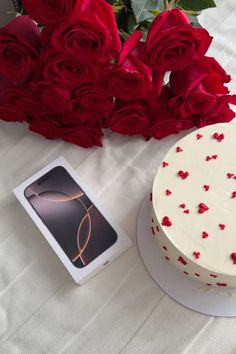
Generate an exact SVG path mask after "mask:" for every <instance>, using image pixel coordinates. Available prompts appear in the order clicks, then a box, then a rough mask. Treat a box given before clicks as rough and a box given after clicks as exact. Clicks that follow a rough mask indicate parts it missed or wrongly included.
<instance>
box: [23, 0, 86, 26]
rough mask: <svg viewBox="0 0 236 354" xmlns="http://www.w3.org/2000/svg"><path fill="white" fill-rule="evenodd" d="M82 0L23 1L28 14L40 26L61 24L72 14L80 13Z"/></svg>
mask: <svg viewBox="0 0 236 354" xmlns="http://www.w3.org/2000/svg"><path fill="white" fill-rule="evenodd" d="M81 2H82V0H69V1H68V0H50V1H48V0H46V1H45V0H22V5H23V7H24V9H25V10H26V12H27V14H28V15H29V16H30V17H31V18H32V19H33V20H34V21H36V22H38V23H40V24H48V23H55V24H61V23H62V22H63V21H65V20H66V19H67V18H68V17H70V15H71V13H72V12H77V11H79V7H80V4H81Z"/></svg>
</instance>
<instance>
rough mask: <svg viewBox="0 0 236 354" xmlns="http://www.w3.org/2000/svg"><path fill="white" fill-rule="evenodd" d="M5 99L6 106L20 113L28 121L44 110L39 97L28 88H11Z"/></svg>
mask: <svg viewBox="0 0 236 354" xmlns="http://www.w3.org/2000/svg"><path fill="white" fill-rule="evenodd" d="M4 99H5V102H6V104H8V105H9V106H11V107H12V108H14V109H15V110H16V111H17V112H19V114H20V115H22V116H23V117H24V120H27V121H29V120H30V119H31V118H32V117H34V116H35V115H37V114H40V112H41V110H42V107H41V105H40V103H39V102H38V97H37V96H35V95H34V94H33V92H32V91H31V90H29V89H26V88H17V87H15V88H10V89H8V90H7V91H6V92H5V96H4Z"/></svg>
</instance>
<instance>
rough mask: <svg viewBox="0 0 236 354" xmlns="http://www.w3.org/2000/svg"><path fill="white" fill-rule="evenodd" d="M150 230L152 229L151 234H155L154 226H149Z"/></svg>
mask: <svg viewBox="0 0 236 354" xmlns="http://www.w3.org/2000/svg"><path fill="white" fill-rule="evenodd" d="M151 230H152V234H153V235H156V234H155V230H154V227H153V226H152V227H151Z"/></svg>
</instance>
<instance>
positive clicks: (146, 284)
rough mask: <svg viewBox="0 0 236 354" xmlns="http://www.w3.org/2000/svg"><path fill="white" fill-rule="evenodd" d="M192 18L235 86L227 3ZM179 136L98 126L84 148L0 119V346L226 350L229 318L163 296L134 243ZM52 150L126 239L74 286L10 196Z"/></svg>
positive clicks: (232, 24)
mask: <svg viewBox="0 0 236 354" xmlns="http://www.w3.org/2000/svg"><path fill="white" fill-rule="evenodd" d="M200 21H201V23H202V25H203V26H205V27H206V28H207V29H208V30H209V32H210V33H211V34H212V35H213V36H214V41H213V45H212V47H211V49H210V51H209V55H212V56H215V57H216V58H217V59H218V60H219V61H220V62H221V64H222V65H223V66H224V67H225V68H226V70H227V71H228V72H229V73H230V74H231V75H232V78H233V81H232V82H231V83H230V88H231V90H232V92H235V93H236V70H235V69H236V58H235V47H236V2H235V1H234V0H227V1H226V0H225V1H220V0H218V7H217V9H210V10H206V11H205V12H204V13H203V14H202V15H201V18H200ZM181 136H183V134H182V135H179V136H171V137H169V138H167V139H165V140H162V141H155V140H152V141H150V142H148V143H147V142H144V141H143V140H142V139H141V138H134V139H130V138H126V137H122V136H119V135H116V134H112V135H111V134H110V133H107V134H106V137H105V139H104V145H105V146H104V149H89V150H84V149H81V148H79V147H76V146H73V145H70V144H66V143H63V142H58V141H47V140H46V139H43V138H41V137H39V136H38V135H35V134H32V133H29V132H28V131H27V129H26V127H25V126H23V125H17V124H5V123H3V122H0V353H10V354H14V353H59V352H63V353H96V354H100V353H101V354H105V353H119V352H122V353H161V354H162V353H166V354H178V353H181V354H182V353H184V354H196V353H204V354H205V353H214V354H224V353H236V337H235V333H236V319H234V318H228V319H224V318H214V317H208V316H204V315H201V314H198V313H195V312H192V311H190V310H188V309H186V308H184V307H182V306H180V305H178V304H177V303H175V302H174V301H172V300H171V299H170V298H169V297H168V296H167V295H165V294H164V293H163V291H162V290H161V289H159V287H158V286H157V285H156V284H155V283H154V282H153V280H152V279H151V278H150V276H149V275H148V273H147V272H146V270H145V268H144V265H143V263H142V260H141V258H140V255H139V252H138V250H137V246H136V222H137V216H138V212H139V208H140V206H141V202H142V200H143V198H144V196H145V194H146V193H147V192H148V191H149V190H150V187H151V183H152V180H153V177H154V174H155V171H156V168H157V166H158V164H159V162H160V160H161V159H162V157H163V155H164V154H165V153H166V151H167V150H168V149H169V147H170V146H171V145H172V144H173V143H174V142H175V141H176V140H177V139H179V138H180V137H181ZM235 138H236V137H235ZM59 155H63V156H65V158H66V159H67V160H68V161H69V162H70V163H71V164H72V166H73V167H74V168H75V169H76V170H77V171H78V173H79V174H80V176H81V177H82V178H84V180H85V181H86V182H87V183H88V185H90V187H91V188H92V189H93V190H94V191H95V193H96V195H97V196H98V198H99V199H100V200H101V201H102V203H103V204H104V206H105V207H106V208H108V209H109V210H110V212H111V214H112V215H113V217H114V219H115V220H116V221H117V222H118V223H119V224H120V225H121V226H122V228H123V229H124V230H125V231H126V232H127V233H128V235H129V236H130V238H131V239H132V240H133V246H132V247H131V248H130V249H129V250H128V251H127V252H126V253H125V254H123V255H122V256H121V257H120V258H119V259H117V260H116V261H115V262H114V263H112V264H111V265H110V266H108V267H107V268H106V269H105V270H104V271H103V272H101V273H99V275H97V276H96V277H95V278H93V279H92V280H91V281H89V282H88V283H87V284H86V285H84V286H82V287H78V286H76V285H75V284H74V283H73V281H72V280H71V278H70V276H69V275H68V274H67V272H66V270H65V269H64V268H63V265H62V264H61V263H60V261H59V260H58V259H57V257H56V256H55V254H54V253H53V251H52V250H51V249H50V247H49V246H48V244H47V243H46V241H45V240H44V239H43V237H42V236H41V234H40V233H39V231H38V230H37V228H36V227H35V225H34V224H33V222H32V221H31V220H30V218H29V217H28V216H27V215H26V213H25V212H24V210H23V209H22V208H21V206H20V205H19V203H18V202H17V201H16V199H15V197H14V196H13V194H12V189H13V188H14V187H15V186H16V185H18V184H19V183H20V182H22V181H23V180H24V179H25V178H27V177H29V176H30V175H31V174H33V173H34V172H36V171H37V170H38V169H40V168H41V167H43V166H44V165H46V164H47V163H49V162H50V161H52V160H53V159H55V158H57V157H58V156H59Z"/></svg>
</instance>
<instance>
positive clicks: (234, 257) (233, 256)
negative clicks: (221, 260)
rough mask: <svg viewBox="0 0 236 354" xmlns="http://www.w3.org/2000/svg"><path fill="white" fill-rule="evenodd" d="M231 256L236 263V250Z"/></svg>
mask: <svg viewBox="0 0 236 354" xmlns="http://www.w3.org/2000/svg"><path fill="white" fill-rule="evenodd" d="M230 257H231V259H232V260H233V264H236V252H233V253H231V255H230Z"/></svg>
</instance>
